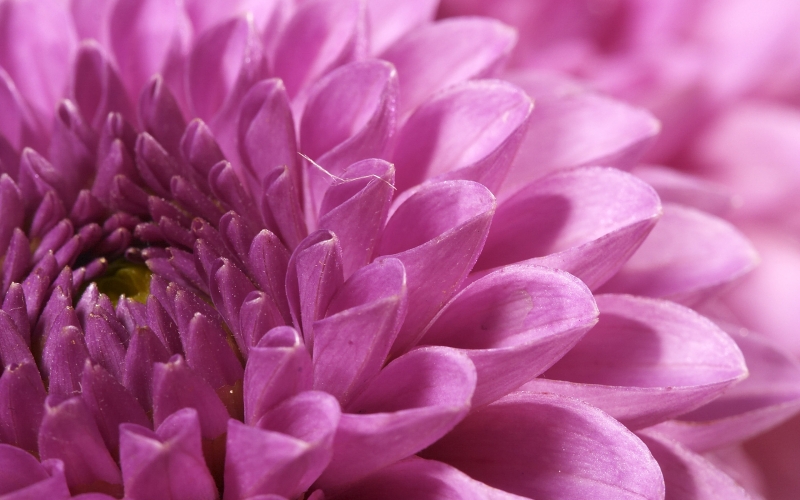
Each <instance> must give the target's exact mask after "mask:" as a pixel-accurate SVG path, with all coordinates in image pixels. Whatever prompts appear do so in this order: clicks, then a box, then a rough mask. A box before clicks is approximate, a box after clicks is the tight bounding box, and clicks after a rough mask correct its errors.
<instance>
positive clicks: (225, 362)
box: [181, 313, 244, 390]
mask: <svg viewBox="0 0 800 500" xmlns="http://www.w3.org/2000/svg"><path fill="white" fill-rule="evenodd" d="M181 340H183V349H184V352H185V353H186V362H187V363H188V364H189V366H190V367H192V369H193V370H195V371H196V372H197V373H198V374H199V375H200V376H201V377H203V378H204V379H205V380H206V382H208V383H209V384H210V385H211V387H213V388H214V389H215V390H216V389H220V388H221V387H225V386H233V385H235V384H236V382H238V381H239V380H242V377H243V376H244V369H243V368H242V364H241V362H240V361H239V359H238V358H237V357H236V354H235V353H234V352H233V349H232V348H231V345H229V344H228V341H227V334H226V333H225V331H224V330H223V328H222V326H221V325H220V324H218V323H216V322H215V321H212V320H211V319H209V318H207V317H206V316H204V315H202V314H201V313H195V314H194V316H193V317H192V319H191V321H189V323H188V325H186V326H185V327H182V328H181Z"/></svg>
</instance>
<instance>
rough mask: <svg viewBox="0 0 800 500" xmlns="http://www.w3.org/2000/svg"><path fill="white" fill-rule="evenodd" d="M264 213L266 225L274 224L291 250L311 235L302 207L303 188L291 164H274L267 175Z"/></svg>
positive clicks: (262, 203)
mask: <svg viewBox="0 0 800 500" xmlns="http://www.w3.org/2000/svg"><path fill="white" fill-rule="evenodd" d="M298 177H299V176H298ZM261 216H262V218H263V219H264V221H265V222H266V223H267V227H269V228H274V229H275V231H276V232H277V233H278V234H279V235H280V237H281V239H282V240H283V243H284V244H285V245H286V247H287V248H289V249H291V250H294V249H296V248H297V245H299V244H300V242H301V241H302V240H303V238H305V237H306V235H308V228H307V226H306V224H305V221H304V220H303V211H302V208H301V207H300V192H299V191H298V188H297V185H296V182H295V180H294V178H293V177H292V171H291V170H290V169H289V167H286V166H284V167H275V169H273V170H272V172H270V173H269V174H268V175H267V176H266V177H265V178H264V190H263V198H262V199H261Z"/></svg>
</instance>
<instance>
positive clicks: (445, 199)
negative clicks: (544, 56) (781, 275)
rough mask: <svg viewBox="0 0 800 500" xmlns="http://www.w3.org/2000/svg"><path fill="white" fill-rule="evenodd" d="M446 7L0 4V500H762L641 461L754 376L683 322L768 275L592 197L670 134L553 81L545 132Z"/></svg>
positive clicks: (681, 458)
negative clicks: (684, 242)
mask: <svg viewBox="0 0 800 500" xmlns="http://www.w3.org/2000/svg"><path fill="white" fill-rule="evenodd" d="M435 8H436V3H435V2H426V1H418V2H390V1H382V0H372V1H369V2H360V1H355V0H354V1H336V2H334V1H327V0H309V1H305V2H297V3H296V4H295V3H292V2H246V1H241V2H231V3H212V2H204V1H200V0H198V1H187V2H185V3H184V4H178V3H173V2H169V1H165V0H146V1H141V0H117V1H116V2H102V1H92V0H85V1H78V0H76V1H74V2H72V3H71V4H70V10H65V9H64V6H63V4H62V3H61V2H59V1H56V0H53V1H41V2H39V1H37V2H30V1H27V2H26V1H19V0H17V1H15V0H9V1H5V2H3V3H2V4H0V21H1V22H0V40H2V43H0V64H1V65H2V67H3V68H4V72H3V73H2V74H0V76H1V77H2V78H0V82H2V84H3V85H2V86H0V96H2V99H3V100H2V102H3V107H4V108H3V109H4V111H5V112H4V113H3V116H2V119H0V132H2V138H3V141H2V142H0V146H2V149H0V152H2V156H0V159H1V160H2V168H3V172H4V173H3V175H2V178H0V210H1V211H2V214H3V217H2V219H1V220H0V248H6V247H7V248H8V250H7V251H6V252H5V255H4V258H3V263H2V297H3V300H2V312H0V360H1V361H2V364H3V373H2V377H0V441H2V443H3V444H0V463H1V464H2V467H0V495H5V496H3V497H2V498H53V499H57V498H68V497H69V496H70V495H77V496H79V497H81V498H84V499H90V498H95V499H97V498H108V496H112V497H118V498H119V497H122V496H123V495H124V496H125V498H130V499H140V498H141V499H144V498H147V499H153V498H171V499H177V498H187V499H202V498H209V499H213V498H219V497H221V498H223V499H238V498H253V499H256V498H258V499H278V498H309V499H316V500H318V499H322V498H431V499H439V498H470V499H471V498H497V499H500V498H519V497H534V498H582V497H592V498H615V499H617V498H647V499H659V498H663V497H664V495H665V483H664V478H665V477H666V478H667V485H668V486H667V487H668V488H670V487H675V488H678V487H684V488H685V487H688V485H689V484H691V482H692V481H693V478H695V477H698V475H700V477H703V478H708V479H709V481H713V482H708V483H707V484H704V485H703V486H702V487H701V488H700V489H703V488H705V487H706V486H708V487H713V489H714V491H716V492H724V494H725V495H726V496H727V497H728V498H737V495H738V497H741V498H744V495H745V493H744V492H743V491H742V490H741V488H739V487H738V486H737V485H736V484H735V483H734V482H733V481H732V480H731V479H730V478H728V477H727V476H726V475H724V474H723V473H721V472H720V471H718V470H717V469H715V468H714V467H713V466H711V465H710V463H708V462H707V461H706V460H705V459H703V458H702V457H700V456H699V455H696V454H695V453H693V452H692V451H690V450H689V449H687V448H685V447H683V446H682V445H681V444H678V442H677V441H674V440H673V439H670V438H669V437H666V436H670V434H669V429H667V430H660V429H648V430H644V431H642V432H641V433H640V434H639V435H637V434H634V433H633V431H637V430H642V429H645V428H647V427H651V426H653V425H656V424H659V423H662V422H665V421H667V420H670V419H672V418H675V417H678V416H680V415H683V414H687V413H688V412H690V411H692V410H695V409H697V408H700V407H703V405H705V404H706V403H708V402H710V401H712V400H716V398H718V397H719V396H720V395H721V394H722V393H723V392H724V391H725V390H726V389H727V388H729V387H730V386H732V385H733V384H735V383H736V382H738V381H740V380H741V379H742V378H743V377H744V376H745V375H746V373H747V370H746V367H745V356H747V357H748V358H749V357H750V355H751V353H752V352H754V351H757V350H758V348H754V349H751V350H748V349H747V348H743V350H744V356H743V353H742V351H740V349H739V348H738V347H737V344H736V343H735V342H734V341H733V340H732V339H731V338H730V337H729V336H728V335H726V334H725V333H724V332H723V331H721V330H720V329H719V328H718V327H717V326H716V325H714V324H713V323H711V322H710V321H708V320H706V319H705V318H703V317H702V316H700V315H698V314H697V313H695V312H694V311H692V310H691V309H689V308H687V307H685V306H682V305H678V304H677V303H674V302H670V301H668V300H666V299H664V298H670V299H675V300H678V301H681V302H685V303H688V302H689V301H692V300H696V299H698V298H700V297H705V296H707V295H708V294H710V293H712V292H713V291H714V290H715V289H716V288H717V287H719V286H720V285H721V284H723V283H725V282H727V281H730V280H731V279H733V278H735V277H736V276H738V275H740V274H742V273H743V272H745V271H746V270H747V269H749V268H750V267H751V266H752V263H753V259H754V256H753V253H752V250H751V248H750V246H749V244H748V243H747V242H746V241H745V240H744V239H743V238H741V236H740V235H739V234H738V233H737V232H736V231H735V230H734V229H733V228H732V227H730V226H728V225H726V224H724V223H722V222H721V221H718V220H716V219H712V218H709V217H708V216H705V215H703V214H701V213H699V212H695V211H692V210H689V209H684V208H674V209H670V208H668V207H664V208H662V205H661V202H660V199H659V197H658V196H657V195H656V193H655V191H654V190H653V189H652V188H651V187H650V186H648V185H647V184H645V183H644V182H642V181H641V180H639V179H637V178H635V177H633V176H631V175H629V174H626V173H624V172H622V171H619V170H616V169H614V168H610V167H602V166H591V165H592V164H598V163H599V164H602V163H616V162H620V163H626V162H627V163H630V162H634V161H635V159H636V157H637V155H638V154H640V153H641V152H642V150H643V149H644V147H645V145H646V143H647V142H648V141H649V140H650V139H651V138H652V136H653V134H654V133H655V132H656V131H657V128H658V126H657V123H656V122H655V121H654V120H653V119H652V118H651V117H649V115H647V114H646V113H643V112H641V111H638V110H634V109H632V108H629V107H626V106H625V105H622V104H620V103H617V102H615V101H612V100H610V99H607V98H604V97H602V96H599V95H596V94H593V93H581V92H578V93H571V94H570V95H572V96H573V97H574V98H575V100H576V104H575V106H574V107H573V108H572V110H573V111H574V112H575V113H576V114H577V116H587V115H585V114H583V115H581V113H582V112H583V111H584V110H586V109H589V110H590V111H591V110H595V111H596V110H598V109H602V110H608V111H616V112H610V113H608V115H607V116H608V117H609V119H611V120H617V121H615V122H614V123H615V124H618V123H624V124H625V127H626V128H625V130H626V133H624V134H618V131H619V129H618V128H616V127H614V128H613V130H612V131H611V134H603V133H598V134H597V135H594V136H592V135H591V134H589V135H586V134H584V133H583V132H584V131H586V130H587V128H586V127H583V128H579V129H578V130H577V131H576V130H575V129H573V128H568V129H565V128H564V127H563V126H560V125H562V124H563V123H565V122H564V121H563V119H564V116H575V115H570V114H569V111H570V109H569V108H566V109H562V110H561V111H559V110H558V107H555V108H554V107H552V106H548V104H547V103H548V98H554V99H555V98H556V97H559V96H560V97H563V96H564V95H565V94H564V91H565V89H564V88H562V87H560V83H558V82H556V83H555V84H552V85H551V84H545V83H542V85H540V86H539V87H538V88H539V89H540V90H542V92H543V95H542V96H541V100H542V101H543V103H544V106H543V108H544V112H542V119H541V120H539V121H537V122H535V124H536V128H535V129H531V130H530V131H529V130H528V126H529V124H531V110H532V102H531V99H530V97H529V96H528V95H527V94H526V93H525V92H523V91H522V90H521V89H520V88H519V87H516V86H514V85H512V84H510V83H507V82H504V81H499V80H492V79H489V78H491V77H492V76H494V75H496V73H497V71H498V70H499V68H500V67H501V66H502V64H503V62H504V60H505V58H506V57H507V56H508V54H509V53H510V51H511V48H512V46H513V43H514V40H515V36H514V32H513V31H512V30H510V29H509V28H507V27H506V26H504V25H502V24H500V23H498V22H495V21H491V20H487V19H481V18H464V19H456V20H449V21H441V22H436V23H433V22H430V18H431V17H432V15H433V12H434V11H435ZM31 19H35V20H36V21H35V22H32V21H31ZM98 19H99V20H100V21H99V22H98V21H97V20H98ZM537 97H539V96H537ZM556 100H557V99H556ZM134 103H136V104H134ZM586 103H589V104H591V105H595V104H596V105H597V106H598V107H597V108H594V107H590V108H586V107H585V106H584V104H586ZM548 109H549V112H548ZM534 113H536V111H534ZM548 113H549V114H548ZM591 116H598V117H600V114H599V115H591ZM602 120H603V118H602V117H601V118H600V121H601V122H602ZM548 123H549V126H548ZM584 123H585V122H584ZM601 126H602V125H601ZM575 132H577V133H575ZM526 133H527V135H526ZM618 139H619V140H618ZM523 140H524V141H526V144H527V145H526V151H532V150H533V151H535V150H536V148H535V147H533V146H532V145H531V143H530V142H529V141H530V140H533V141H535V143H538V144H540V145H541V146H540V148H541V149H539V154H540V155H541V156H540V159H539V160H537V161H535V162H532V163H531V164H530V165H529V166H528V167H527V168H526V167H525V166H524V165H522V164H521V163H520V161H519V160H517V162H516V163H514V164H513V166H512V162H513V160H514V158H515V154H516V152H517V150H518V149H519V148H520V144H521V143H522V142H523ZM545 160H547V161H545ZM548 161H549V163H548ZM566 167H577V168H572V169H567V168H566ZM545 174H546V175H545ZM662 212H663V214H664V220H663V221H662V223H659V225H656V222H657V221H658V220H659V218H660V217H661V216H662ZM667 221H669V222H668V223H667V224H663V223H664V222H667ZM654 226H655V227H656V230H659V228H663V232H661V236H660V238H661V239H660V240H658V239H657V240H653V239H652V238H651V239H648V240H647V241H650V242H652V241H656V243H651V244H650V246H649V247H648V243H647V241H645V239H646V238H647V236H648V235H649V234H651V235H657V234H659V233H656V232H655V231H653V232H652V233H651V230H653V228H654ZM687 228H688V229H689V230H691V231H693V234H696V235H697V236H696V238H693V240H695V239H696V241H697V242H699V243H698V246H697V247H689V250H690V251H688V252H684V253H680V252H677V253H676V252H669V248H666V249H665V248H664V247H665V246H667V247H668V246H669V245H668V243H669V242H670V240H671V238H673V237H674V235H675V234H676V232H677V233H684V234H685V231H686V230H687ZM709 228H711V229H714V231H715V232H714V233H713V234H714V237H713V241H712V243H714V244H715V245H716V246H714V248H715V249H716V250H719V253H718V255H717V256H716V257H715V258H714V259H712V260H709V261H704V262H701V263H699V264H698V262H697V257H698V256H701V255H702V252H700V250H698V249H699V248H700V247H701V246H702V244H704V243H708V242H709V239H708V238H707V237H706V236H704V235H706V234H707V230H708V229H709ZM643 241H644V242H645V243H644V245H643V244H642V242H643ZM637 249H638V250H639V251H638V253H636V252H637ZM665 250H666V252H665ZM692 252H694V253H692ZM632 256H633V257H632ZM637 256H638V257H637ZM665 256H666V257H665ZM626 266H627V267H626ZM676 273H677V274H676ZM592 290H600V291H605V292H607V293H604V294H602V295H597V296H596V297H595V296H594V295H593V293H592ZM620 292H637V293H642V294H646V295H650V296H651V297H649V298H645V297H637V296H634V295H626V294H624V293H620ZM653 297H663V298H653ZM587 332H588V333H587ZM764 349H765V350H766V351H768V352H772V351H769V348H767V347H765V348H764ZM793 368H794V367H793V366H789V367H788V368H787V371H791V369H793ZM736 387H737V388H738V387H743V385H739V386H736ZM718 401H723V403H722V406H725V404H724V400H718ZM744 413H746V412H744ZM748 416H749V415H745V417H743V418H747V417H748ZM698 418H700V419H702V416H699V417H698ZM713 418H714V416H713V415H712V416H710V417H708V419H713ZM740 420H742V419H741V418H740ZM745 424H748V422H745ZM745 424H742V423H741V421H739V423H738V424H737V423H736V422H734V424H733V425H731V426H730V429H732V430H731V431H730V432H734V431H735V432H737V433H739V434H741V433H746V432H750V431H751V429H752V426H751V425H745ZM678 432H679V431H675V432H673V434H675V433H678ZM711 434H712V437H714V438H716V439H719V436H720V435H719V433H714V432H712V433H711ZM662 468H663V469H664V474H662ZM672 491H678V490H672ZM673 494H674V493H673Z"/></svg>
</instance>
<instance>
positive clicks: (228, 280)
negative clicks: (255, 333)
mask: <svg viewBox="0 0 800 500" xmlns="http://www.w3.org/2000/svg"><path fill="white" fill-rule="evenodd" d="M211 269H212V270H211V276H209V283H208V287H209V291H210V293H211V299H212V300H213V301H214V305H215V306H216V307H217V310H218V311H219V313H220V314H221V315H222V318H223V319H224V320H225V323H227V325H228V328H229V329H230V330H231V332H232V333H233V337H234V339H235V340H236V344H237V346H238V347H239V351H241V352H245V351H247V349H248V347H249V346H248V344H247V342H245V339H244V336H243V335H242V331H241V330H240V329H239V313H240V311H241V309H242V303H244V299H245V297H247V295H248V294H249V293H251V292H254V291H255V287H254V286H253V284H252V283H251V282H250V280H249V279H248V278H247V276H245V274H244V273H243V272H242V271H241V270H240V269H239V268H238V267H237V266H236V265H234V264H233V263H232V262H230V261H228V260H227V259H224V258H223V259H219V260H218V261H217V263H216V265H214V266H213V267H212V268H211Z"/></svg>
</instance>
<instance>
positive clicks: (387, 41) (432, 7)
mask: <svg viewBox="0 0 800 500" xmlns="http://www.w3.org/2000/svg"><path fill="white" fill-rule="evenodd" d="M438 3H439V2H438V1H436V0H412V1H407V2H394V1H392V0H369V1H368V2H367V14H368V15H369V31H370V49H371V52H372V54H380V53H381V52H383V51H384V50H385V49H386V48H387V47H389V46H390V45H391V44H392V43H394V42H396V41H397V39H399V38H400V37H402V36H403V35H405V34H406V33H407V32H409V31H411V30H412V29H413V28H416V27H417V26H419V25H421V24H425V23H428V22H430V21H432V20H433V18H434V16H435V14H436V7H437V6H438Z"/></svg>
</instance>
